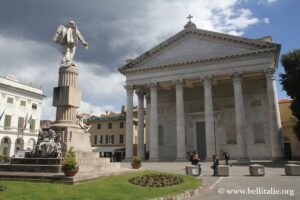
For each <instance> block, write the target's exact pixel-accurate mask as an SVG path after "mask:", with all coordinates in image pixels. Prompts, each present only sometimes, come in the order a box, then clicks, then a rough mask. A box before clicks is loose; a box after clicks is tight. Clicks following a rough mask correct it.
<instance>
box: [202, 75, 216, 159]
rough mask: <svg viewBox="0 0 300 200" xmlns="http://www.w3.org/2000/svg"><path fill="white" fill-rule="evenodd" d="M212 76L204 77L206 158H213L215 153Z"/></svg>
mask: <svg viewBox="0 0 300 200" xmlns="http://www.w3.org/2000/svg"><path fill="white" fill-rule="evenodd" d="M211 81H212V79H211V77H208V76H206V77H204V79H203V86H204V110H205V136H206V137H205V138H206V159H212V156H213V154H214V153H215V152H214V150H215V145H216V144H215V130H214V111H213V101H212V86H211Z"/></svg>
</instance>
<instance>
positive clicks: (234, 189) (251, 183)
mask: <svg viewBox="0 0 300 200" xmlns="http://www.w3.org/2000/svg"><path fill="white" fill-rule="evenodd" d="M222 163H223V162H222V161H221V163H220V164H222ZM186 165H190V163H189V162H151V163H150V162H149V163H148V162H143V163H142V168H141V170H155V171H162V172H171V173H177V174H185V166H186ZM263 165H264V166H265V173H266V174H265V176H263V177H252V176H249V168H248V165H237V164H235V163H234V165H233V166H232V167H230V176H228V177H214V176H212V173H213V172H212V169H211V168H210V166H211V163H210V162H203V163H202V167H201V168H202V176H200V177H197V178H199V179H202V180H203V182H204V183H205V184H206V185H207V190H206V191H205V192H202V193H201V194H200V195H198V196H195V197H193V198H192V199H193V200H196V199H205V200H212V199H222V200H226V199H230V200H234V199H264V200H269V199H278V200H279V199H285V200H288V199H300V177H299V176H285V174H284V167H283V166H284V164H271V163H266V164H263ZM121 167H130V163H121Z"/></svg>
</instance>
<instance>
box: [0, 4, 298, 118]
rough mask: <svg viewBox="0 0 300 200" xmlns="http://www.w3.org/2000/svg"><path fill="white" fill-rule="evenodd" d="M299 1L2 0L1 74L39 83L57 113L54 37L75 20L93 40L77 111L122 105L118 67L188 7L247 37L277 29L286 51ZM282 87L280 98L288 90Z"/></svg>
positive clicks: (197, 19)
mask: <svg viewBox="0 0 300 200" xmlns="http://www.w3.org/2000/svg"><path fill="white" fill-rule="evenodd" d="M299 7H300V2H299V1H295V0H184V1H183V0H151V1H150V0H149V1H141V0H127V1H125V0H106V1H104V0H86V1H84V0H44V1H40V0H22V1H19V0H0V76H2V77H5V76H6V75H8V74H15V75H16V76H17V78H18V79H19V80H20V81H21V82H24V83H33V84H34V85H36V86H41V87H42V88H43V90H44V94H45V95H46V96H47V97H46V98H45V99H44V102H43V113H42V119H54V116H55V115H54V113H55V109H54V108H53V107H52V106H51V104H52V89H53V87H55V86H56V85H57V78H58V67H59V64H60V60H61V53H60V51H61V50H60V46H59V45H57V44H55V43H53V42H52V37H53V35H54V33H55V31H56V29H57V27H58V26H59V25H60V24H62V25H65V24H67V23H68V22H69V21H70V20H75V21H76V23H77V25H78V27H79V29H80V31H81V33H82V35H83V36H84V38H85V40H86V41H87V42H88V43H89V45H90V46H89V49H88V50H86V49H83V48H77V52H76V55H75V60H76V62H77V64H78V66H79V70H80V72H79V84H80V87H81V90H82V105H81V108H80V111H81V112H88V113H89V112H90V111H93V114H101V113H103V112H104V111H106V110H107V111H117V112H119V111H120V108H121V105H122V104H125V102H126V97H125V91H124V89H123V85H124V81H125V78H124V77H123V76H122V75H121V74H120V73H119V72H118V68H119V67H121V66H122V65H123V64H124V61H125V60H126V59H129V58H135V57H136V56H138V55H140V54H141V53H143V52H145V51H147V50H148V49H149V48H151V47H153V46H155V45H157V44H159V43H160V42H162V41H164V40H165V39H167V38H169V37H170V36H172V35H174V34H176V33H177V32H179V31H181V30H182V29H183V26H184V25H185V24H186V23H187V19H186V17H187V15H188V14H191V15H193V16H194V18H193V19H192V21H193V22H194V23H195V24H196V25H197V27H198V28H201V29H207V30H212V31H218V32H224V33H229V34H233V35H240V36H244V37H250V38H260V37H263V36H267V35H272V36H273V41H274V42H277V43H281V44H282V51H281V53H286V52H288V51H290V50H292V49H295V48H299V44H300V41H299V40H300V39H299V38H300V36H299V19H300V18H299V12H298V9H299ZM279 72H282V67H281V66H280V67H279ZM277 82H278V81H277ZM277 87H278V90H279V94H278V95H279V98H280V99H282V98H287V96H286V94H285V93H284V92H283V91H281V87H280V85H279V84H277ZM135 102H136V100H135Z"/></svg>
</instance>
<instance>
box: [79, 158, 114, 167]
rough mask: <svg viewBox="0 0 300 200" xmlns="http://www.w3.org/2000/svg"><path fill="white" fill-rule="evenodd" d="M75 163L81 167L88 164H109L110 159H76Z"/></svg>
mask: <svg viewBox="0 0 300 200" xmlns="http://www.w3.org/2000/svg"><path fill="white" fill-rule="evenodd" d="M76 160H77V162H78V163H79V164H80V165H81V164H82V165H88V164H91V165H92V164H109V163H110V159H109V158H92V159H91V158H84V159H83V158H81V159H77V158H76Z"/></svg>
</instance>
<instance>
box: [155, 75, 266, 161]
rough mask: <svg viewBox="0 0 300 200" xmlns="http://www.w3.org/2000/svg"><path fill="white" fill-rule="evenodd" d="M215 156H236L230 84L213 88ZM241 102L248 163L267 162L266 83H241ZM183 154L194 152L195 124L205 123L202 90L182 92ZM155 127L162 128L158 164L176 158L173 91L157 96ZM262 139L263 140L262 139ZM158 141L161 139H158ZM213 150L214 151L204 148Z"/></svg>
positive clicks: (199, 88) (256, 81) (159, 93)
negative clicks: (252, 161) (243, 109)
mask: <svg viewBox="0 0 300 200" xmlns="http://www.w3.org/2000/svg"><path fill="white" fill-rule="evenodd" d="M212 95H213V106H214V113H215V114H214V115H215V134H216V138H217V139H216V140H217V141H216V144H217V147H216V151H217V152H216V153H217V154H219V155H220V154H221V152H222V151H228V152H229V153H230V154H231V157H232V158H233V159H235V158H237V156H238V155H239V148H238V145H237V144H236V142H237V141H236V131H235V109H234V93H233V83H232V82H231V81H228V82H225V83H218V84H217V85H213V88H212ZM243 98H244V106H245V113H246V129H245V130H244V131H245V134H246V138H247V145H248V154H249V158H250V159H270V157H271V147H270V137H269V131H268V121H267V120H268V116H267V115H268V110H267V108H268V106H267V96H266V89H265V80H264V79H261V80H246V81H244V82H243ZM184 110H185V126H186V127H185V134H186V151H187V152H192V151H193V150H194V149H196V129H195V127H194V126H195V122H196V121H201V120H204V90H203V86H196V87H194V88H184ZM158 125H161V126H162V127H163V143H159V156H160V159H161V160H172V159H175V158H176V94H175V88H173V89H169V90H159V92H158ZM262 135H263V136H262ZM159 138H160V136H159ZM207 148H212V149H213V150H214V149H215V147H207Z"/></svg>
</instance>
